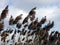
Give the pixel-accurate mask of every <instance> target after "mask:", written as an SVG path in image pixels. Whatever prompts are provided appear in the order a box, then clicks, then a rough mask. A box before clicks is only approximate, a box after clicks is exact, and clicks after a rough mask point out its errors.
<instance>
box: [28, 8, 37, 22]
mask: <svg viewBox="0 0 60 45" xmlns="http://www.w3.org/2000/svg"><path fill="white" fill-rule="evenodd" d="M35 10H36V7H34V8H33V9H32V10H31V11H30V12H29V15H28V16H29V17H30V20H31V21H33V20H34V19H35V14H36V12H35Z"/></svg>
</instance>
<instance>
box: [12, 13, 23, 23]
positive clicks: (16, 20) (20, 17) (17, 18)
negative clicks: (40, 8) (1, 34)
mask: <svg viewBox="0 0 60 45" xmlns="http://www.w3.org/2000/svg"><path fill="white" fill-rule="evenodd" d="M22 15H23V14H20V15H19V16H17V17H16V18H15V20H14V22H13V24H16V23H17V22H18V21H19V20H21V19H22Z"/></svg>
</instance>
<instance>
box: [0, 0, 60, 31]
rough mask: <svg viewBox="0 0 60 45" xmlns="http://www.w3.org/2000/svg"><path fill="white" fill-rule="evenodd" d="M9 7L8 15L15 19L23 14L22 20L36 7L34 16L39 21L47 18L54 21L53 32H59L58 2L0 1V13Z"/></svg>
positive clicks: (30, 0)
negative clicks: (35, 15)
mask: <svg viewBox="0 0 60 45" xmlns="http://www.w3.org/2000/svg"><path fill="white" fill-rule="evenodd" d="M6 5H9V15H11V14H12V15H13V16H14V17H16V16H17V15H19V14H21V13H23V14H24V15H23V18H24V17H25V16H26V15H27V13H28V12H29V11H30V10H31V9H32V8H33V7H37V10H36V12H37V13H36V14H37V17H39V18H40V19H41V18H42V17H43V16H47V19H48V20H51V21H54V22H55V26H54V28H53V29H54V30H58V31H59V30H60V29H59V28H60V0H0V12H1V11H2V9H4V8H5V7H6Z"/></svg>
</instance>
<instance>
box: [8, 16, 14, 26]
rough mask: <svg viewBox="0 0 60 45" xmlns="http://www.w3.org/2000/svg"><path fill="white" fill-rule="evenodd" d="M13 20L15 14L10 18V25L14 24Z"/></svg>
mask: <svg viewBox="0 0 60 45" xmlns="http://www.w3.org/2000/svg"><path fill="white" fill-rule="evenodd" d="M13 22H14V19H13V16H11V17H10V20H9V25H13Z"/></svg>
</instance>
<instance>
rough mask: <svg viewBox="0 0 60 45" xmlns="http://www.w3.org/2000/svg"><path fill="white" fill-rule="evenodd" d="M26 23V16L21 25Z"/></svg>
mask: <svg viewBox="0 0 60 45" xmlns="http://www.w3.org/2000/svg"><path fill="white" fill-rule="evenodd" d="M25 23H28V16H27V17H26V18H25V19H24V20H23V22H22V24H25Z"/></svg>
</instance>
